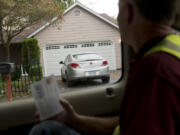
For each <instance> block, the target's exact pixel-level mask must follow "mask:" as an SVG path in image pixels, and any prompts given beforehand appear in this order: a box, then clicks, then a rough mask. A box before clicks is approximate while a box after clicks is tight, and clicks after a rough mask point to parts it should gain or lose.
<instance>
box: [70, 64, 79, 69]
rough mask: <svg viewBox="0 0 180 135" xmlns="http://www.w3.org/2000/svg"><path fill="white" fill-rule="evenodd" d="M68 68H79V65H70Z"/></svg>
mask: <svg viewBox="0 0 180 135" xmlns="http://www.w3.org/2000/svg"><path fill="white" fill-rule="evenodd" d="M70 66H71V67H72V68H78V67H79V64H77V63H71V64H70Z"/></svg>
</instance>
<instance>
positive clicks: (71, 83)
mask: <svg viewBox="0 0 180 135" xmlns="http://www.w3.org/2000/svg"><path fill="white" fill-rule="evenodd" d="M66 85H67V86H68V87H72V86H73V85H74V83H73V81H70V80H69V79H68V75H67V72H66Z"/></svg>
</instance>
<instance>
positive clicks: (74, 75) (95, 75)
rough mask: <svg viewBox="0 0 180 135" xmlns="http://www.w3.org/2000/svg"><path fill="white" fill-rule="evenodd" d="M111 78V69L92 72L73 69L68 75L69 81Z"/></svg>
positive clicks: (93, 70)
mask: <svg viewBox="0 0 180 135" xmlns="http://www.w3.org/2000/svg"><path fill="white" fill-rule="evenodd" d="M104 77H109V67H102V68H98V69H92V70H84V69H72V70H70V72H69V74H68V80H70V81H76V80H84V79H101V78H104Z"/></svg>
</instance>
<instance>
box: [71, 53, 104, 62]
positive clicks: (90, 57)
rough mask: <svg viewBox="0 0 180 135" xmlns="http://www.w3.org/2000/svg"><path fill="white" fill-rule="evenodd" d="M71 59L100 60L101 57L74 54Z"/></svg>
mask: <svg viewBox="0 0 180 135" xmlns="http://www.w3.org/2000/svg"><path fill="white" fill-rule="evenodd" d="M73 58H74V59H76V60H89V59H91V60H101V59H102V56H100V55H97V54H89V53H88V54H75V55H73Z"/></svg>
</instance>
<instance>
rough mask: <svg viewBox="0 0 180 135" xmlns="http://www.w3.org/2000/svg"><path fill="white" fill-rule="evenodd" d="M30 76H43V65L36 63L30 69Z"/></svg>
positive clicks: (38, 77) (32, 77)
mask: <svg viewBox="0 0 180 135" xmlns="http://www.w3.org/2000/svg"><path fill="white" fill-rule="evenodd" d="M29 77H30V78H31V79H34V78H37V79H38V80H39V79H40V78H42V67H41V66H38V65H34V66H32V67H31V68H30V70H29Z"/></svg>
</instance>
